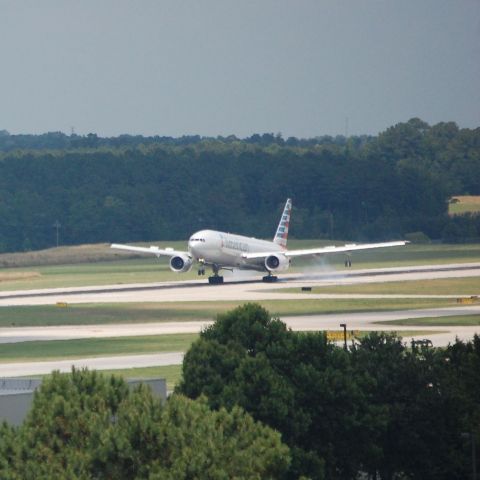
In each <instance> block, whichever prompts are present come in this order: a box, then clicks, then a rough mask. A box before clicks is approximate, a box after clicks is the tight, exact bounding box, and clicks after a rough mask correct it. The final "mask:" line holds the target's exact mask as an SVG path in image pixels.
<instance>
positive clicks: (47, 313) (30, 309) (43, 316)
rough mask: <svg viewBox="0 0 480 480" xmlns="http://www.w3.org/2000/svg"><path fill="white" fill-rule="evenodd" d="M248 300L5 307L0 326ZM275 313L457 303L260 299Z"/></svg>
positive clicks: (104, 319)
mask: <svg viewBox="0 0 480 480" xmlns="http://www.w3.org/2000/svg"><path fill="white" fill-rule="evenodd" d="M243 303H245V302H183V303H182V302H179V303H118V304H77V305H70V306H68V307H67V308H58V307H55V306H25V307H23V306H22V307H1V308H0V327H25V326H46V325H100V324H114V323H144V322H167V321H189V320H190V321H192V320H214V319H215V318H216V316H217V314H218V313H222V312H226V311H228V310H231V309H232V308H235V307H237V306H239V305H242V304H243ZM258 303H260V304H261V305H262V306H264V307H265V308H266V309H267V310H268V311H269V312H270V313H271V314H272V315H274V316H279V317H282V316H287V315H289V316H291V315H312V314H317V313H324V314H325V313H348V312H369V311H372V312H373V311H390V310H407V309H417V308H436V307H442V306H452V305H456V302H455V300H452V299H423V298H419V299H403V298H399V299H339V300H337V299H311V300H303V299H302V300H271V301H261V302H258Z"/></svg>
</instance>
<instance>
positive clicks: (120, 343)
mask: <svg viewBox="0 0 480 480" xmlns="http://www.w3.org/2000/svg"><path fill="white" fill-rule="evenodd" d="M197 337H198V335H197V334H195V333H188V334H171V335H151V336H141V337H114V338H92V339H90V338H88V339H79V340H49V341H32V342H20V343H4V344H0V362H3V363H7V362H22V361H31V360H35V361H37V360H38V361H43V360H61V359H66V358H72V359H74V358H84V357H103V356H115V355H129V354H131V355H134V354H145V353H165V352H184V351H186V350H188V348H189V347H190V345H191V344H192V342H193V341H194V340H195V339H196V338H197Z"/></svg>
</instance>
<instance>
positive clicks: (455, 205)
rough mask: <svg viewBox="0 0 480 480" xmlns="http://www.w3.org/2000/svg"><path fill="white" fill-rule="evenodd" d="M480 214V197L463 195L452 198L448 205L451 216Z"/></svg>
mask: <svg viewBox="0 0 480 480" xmlns="http://www.w3.org/2000/svg"><path fill="white" fill-rule="evenodd" d="M479 212H480V195H461V196H457V197H452V199H451V200H450V203H449V204H448V214H449V215H462V214H463V213H479Z"/></svg>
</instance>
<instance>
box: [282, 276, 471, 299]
mask: <svg viewBox="0 0 480 480" xmlns="http://www.w3.org/2000/svg"><path fill="white" fill-rule="evenodd" d="M277 291H278V290H277ZM281 291H282V292H284V291H285V290H281ZM287 291H289V292H297V293H300V292H301V291H300V289H298V288H295V289H294V288H289V289H287ZM301 293H359V294H379V295H382V294H383V295H388V294H396V295H402V294H404V295H458V296H465V295H470V296H471V295H479V296H480V277H462V278H440V279H436V280H412V281H405V282H385V283H365V284H362V285H338V286H325V287H313V288H312V290H311V291H310V292H303V291H302V292H301Z"/></svg>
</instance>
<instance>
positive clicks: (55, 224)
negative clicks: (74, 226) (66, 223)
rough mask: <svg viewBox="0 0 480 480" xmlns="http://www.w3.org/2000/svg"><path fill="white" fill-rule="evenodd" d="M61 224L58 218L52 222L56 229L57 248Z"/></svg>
mask: <svg viewBox="0 0 480 480" xmlns="http://www.w3.org/2000/svg"><path fill="white" fill-rule="evenodd" d="M61 226H62V225H61V224H60V222H59V221H58V220H56V221H55V223H54V224H53V227H54V228H55V229H56V230H57V248H58V233H59V230H60V227H61Z"/></svg>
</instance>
